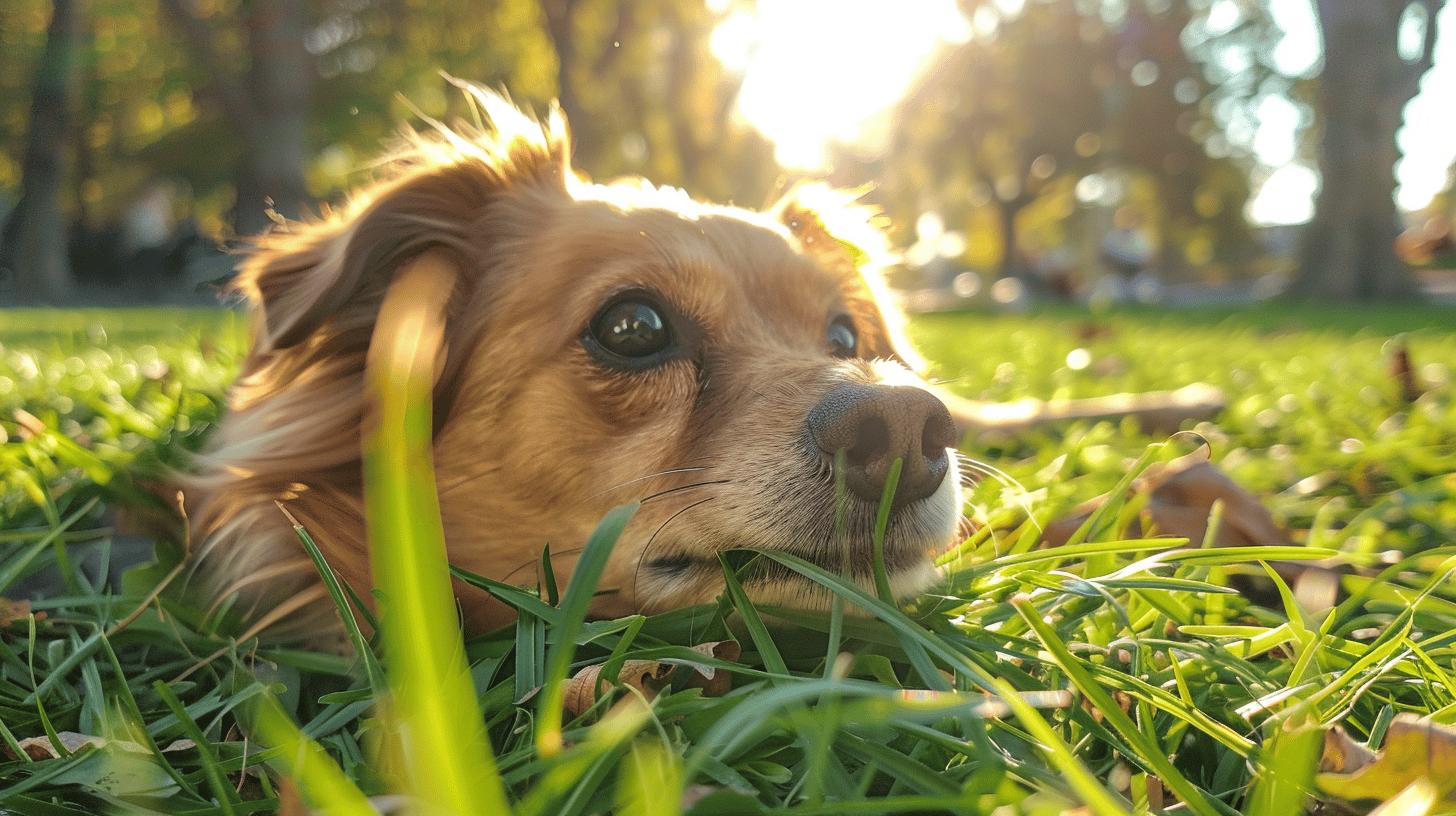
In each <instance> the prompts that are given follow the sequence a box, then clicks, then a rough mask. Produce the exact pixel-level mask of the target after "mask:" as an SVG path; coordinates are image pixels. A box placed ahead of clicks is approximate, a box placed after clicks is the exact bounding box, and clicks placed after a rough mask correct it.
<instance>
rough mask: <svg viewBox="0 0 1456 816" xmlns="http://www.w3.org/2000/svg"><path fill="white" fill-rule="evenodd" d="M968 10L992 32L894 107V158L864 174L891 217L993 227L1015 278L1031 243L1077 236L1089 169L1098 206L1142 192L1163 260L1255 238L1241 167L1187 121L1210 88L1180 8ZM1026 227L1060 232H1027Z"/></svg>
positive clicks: (1174, 261)
mask: <svg viewBox="0 0 1456 816" xmlns="http://www.w3.org/2000/svg"><path fill="white" fill-rule="evenodd" d="M968 7H969V8H970V9H971V12H972V13H973V14H975V15H977V16H978V17H982V18H984V17H985V16H986V15H988V14H990V15H995V16H997V18H998V20H999V22H998V23H997V24H996V26H995V33H994V35H993V36H987V37H978V38H974V39H972V40H970V41H968V42H966V43H964V44H961V45H957V46H954V47H952V48H950V49H949V52H948V53H946V54H944V55H943V56H942V57H941V58H940V59H939V60H937V62H936V63H935V65H934V67H933V68H932V69H931V70H930V71H929V72H928V73H927V74H926V76H925V77H924V78H923V79H922V80H921V81H920V82H919V83H917V85H916V87H915V88H913V89H912V91H911V93H910V94H909V95H908V96H907V98H906V99H905V101H904V102H903V103H902V104H901V105H900V106H899V108H898V109H897V110H896V112H895V113H894V114H893V116H892V120H893V121H894V122H896V123H897V127H896V128H895V131H894V137H893V139H892V141H891V144H890V147H889V149H888V150H887V151H886V156H885V158H884V159H883V160H882V161H881V162H879V163H878V165H877V166H875V167H873V168H869V170H868V172H865V173H863V175H865V176H868V177H872V178H875V179H877V180H878V181H880V182H881V189H880V191H879V193H878V195H879V197H880V201H881V203H882V204H883V205H884V206H886V207H887V208H888V209H889V210H890V211H891V214H892V215H894V216H897V219H896V220H898V221H900V222H902V223H907V222H914V220H915V218H916V217H917V216H918V215H919V214H920V213H921V212H924V211H926V210H935V211H937V212H939V213H940V214H941V215H942V216H944V218H945V220H946V222H947V223H949V224H954V225H964V224H968V223H975V224H977V225H978V226H979V227H980V229H981V230H982V231H989V232H991V233H992V236H991V237H992V240H993V241H995V240H997V238H999V241H998V243H999V246H1000V249H999V252H998V253H997V254H996V255H995V257H997V258H999V262H998V270H997V271H998V273H999V274H1000V275H1002V276H1010V275H1021V274H1024V273H1025V272H1026V271H1027V270H1026V269H1025V268H1024V266H1025V261H1024V259H1023V258H1021V257H1020V255H1019V250H1021V249H1026V248H1027V246H1026V244H1028V243H1032V242H1036V243H1042V244H1044V245H1049V246H1056V245H1058V244H1066V243H1071V242H1070V241H1069V240H1068V239H1069V236H1068V235H1067V234H1066V232H1067V230H1066V229H1065V227H1066V226H1067V225H1069V224H1071V223H1072V222H1073V221H1075V220H1076V218H1077V217H1078V213H1077V211H1076V208H1075V198H1074V196H1073V194H1072V190H1073V188H1074V187H1077V186H1078V182H1079V181H1083V180H1089V179H1090V180H1091V181H1092V182H1094V185H1093V186H1094V187H1095V188H1101V189H1105V190H1107V194H1106V195H1105V196H1099V198H1103V199H1104V200H1103V201H1102V203H1104V204H1105V203H1112V204H1114V205H1117V206H1122V205H1125V204H1128V203H1132V202H1135V203H1136V205H1137V206H1136V209H1138V210H1139V212H1140V214H1141V215H1142V216H1143V217H1144V220H1145V221H1146V222H1147V223H1149V225H1150V226H1151V227H1152V228H1153V230H1152V231H1153V232H1155V233H1156V235H1157V236H1158V237H1159V239H1160V245H1161V247H1162V250H1163V253H1162V254H1163V258H1162V265H1163V266H1164V267H1165V268H1177V267H1181V266H1184V265H1185V262H1184V256H1185V254H1192V255H1196V256H1197V257H1196V258H1195V260H1196V261H1197V262H1199V263H1206V262H1208V261H1210V260H1212V259H1213V258H1212V257H1211V253H1212V251H1211V250H1207V251H1202V252H1199V253H1186V252H1185V249H1186V248H1187V247H1188V246H1190V245H1194V246H1199V247H1205V248H1208V247H1218V248H1219V251H1222V252H1230V253H1237V252H1240V251H1242V250H1243V248H1245V247H1248V246H1249V245H1250V238H1249V235H1248V231H1247V225H1246V224H1245V223H1244V221H1243V218H1242V208H1243V204H1244V201H1245V199H1246V198H1247V194H1248V190H1247V183H1246V181H1244V173H1243V172H1242V170H1241V169H1240V168H1238V167H1237V166H1236V165H1234V164H1233V163H1232V162H1231V161H1229V160H1227V159H1222V158H1219V159H1215V158H1213V157H1211V156H1210V155H1209V154H1208V153H1207V152H1206V151H1205V150H1204V148H1203V144H1202V142H1201V140H1200V138H1199V134H1198V131H1197V129H1196V128H1195V127H1194V124H1195V123H1197V122H1199V121H1200V120H1201V119H1202V117H1203V114H1202V112H1201V110H1202V103H1203V101H1204V99H1205V97H1206V96H1207V94H1208V93H1209V92H1210V90H1211V88H1210V86H1209V84H1208V83H1207V82H1206V81H1205V80H1204V79H1203V78H1202V76H1201V74H1200V72H1199V70H1198V68H1197V66H1196V65H1195V64H1194V63H1193V62H1192V60H1191V59H1190V58H1189V55H1188V54H1187V53H1186V52H1185V50H1184V48H1183V46H1182V43H1181V42H1180V35H1181V33H1182V31H1183V30H1184V28H1185V27H1186V25H1187V24H1188V22H1189V19H1190V16H1191V14H1192V12H1191V11H1190V10H1189V8H1188V7H1187V5H1186V4H1169V3H1162V4H1156V6H1155V4H1142V3H1136V4H1128V5H1127V6H1126V7H1125V9H1124V11H1123V12H1122V13H1121V15H1120V16H1116V17H1113V16H1109V15H1105V14H1104V13H1103V10H1102V9H1099V8H1097V7H1095V6H1092V7H1089V6H1088V4H1086V3H1081V2H1076V0H1044V2H1039V3H1029V4H1026V5H1025V7H1024V8H1022V9H1021V10H1020V11H1016V12H1009V13H1008V12H1006V11H1004V10H1002V11H996V9H1004V7H1003V5H1002V4H999V3H990V2H982V3H969V4H968ZM1033 222H1041V223H1043V224H1045V223H1047V222H1054V223H1055V225H1056V229H1055V230H1045V232H1047V233H1048V234H1046V235H1043V236H1041V237H1037V236H1028V235H1027V234H1026V233H1027V230H1028V228H1029V227H1030V226H1032V224H1033ZM988 226H989V229H987V227H988ZM1052 232H1056V233H1059V234H1057V235H1051V234H1050V233H1052ZM1027 238H1031V239H1032V241H1028V240H1025V239H1027ZM980 243H984V242H982V241H974V240H973V241H972V242H971V244H972V246H973V248H974V247H975V246H976V245H977V244H980ZM983 255H984V254H983Z"/></svg>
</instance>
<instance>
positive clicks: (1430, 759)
mask: <svg viewBox="0 0 1456 816" xmlns="http://www.w3.org/2000/svg"><path fill="white" fill-rule="evenodd" d="M1331 734H1334V736H1333V737H1332V736H1330V735H1331ZM1320 769H1321V773H1319V774H1317V775H1316V776H1315V787H1316V788H1318V789H1319V790H1320V791H1322V792H1323V793H1325V794H1327V795H1330V796H1334V797H1337V798H1339V799H1343V800H1346V801H1349V802H1359V801H1364V800H1383V799H1387V798H1389V797H1391V796H1393V795H1395V794H1396V793H1398V792H1401V791H1403V790H1404V789H1406V788H1409V787H1410V786H1411V785H1413V784H1415V783H1417V782H1422V781H1425V782H1427V783H1429V784H1430V785H1431V786H1432V787H1433V788H1434V790H1435V792H1436V793H1437V795H1439V796H1440V798H1441V799H1442V800H1443V801H1445V802H1446V803H1447V804H1456V796H1453V793H1456V728H1453V727H1452V726H1449V725H1441V724H1440V723H1436V722H1432V721H1431V720H1429V719H1425V718H1423V717H1418V716H1416V715H1414V714H1409V713H1404V714H1397V715H1396V717H1395V719H1394V720H1393V721H1392V722H1391V723H1390V729H1389V730H1388V731H1386V735H1385V745H1384V746H1383V747H1382V748H1381V749H1380V751H1379V752H1378V753H1374V752H1371V751H1370V749H1369V748H1366V747H1364V746H1361V745H1360V744H1359V743H1357V742H1355V741H1354V740H1352V739H1350V737H1349V735H1348V734H1345V733H1344V730H1343V729H1341V728H1339V727H1338V726H1337V727H1335V728H1334V729H1331V731H1330V732H1328V733H1327V734H1326V735H1325V748H1324V756H1323V757H1322V758H1321V761H1320Z"/></svg>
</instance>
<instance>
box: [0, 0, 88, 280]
mask: <svg viewBox="0 0 1456 816" xmlns="http://www.w3.org/2000/svg"><path fill="white" fill-rule="evenodd" d="M79 6H80V2H79V0H54V2H53V3H52V7H51V21H50V25H49V27H48V29H47V31H46V43H45V49H44V51H43V52H42V53H41V56H40V65H39V68H38V69H37V70H36V74H35V83H34V86H33V90H32V93H31V103H30V124H29V133H28V136H27V141H26V148H25V157H24V159H23V161H22V164H21V176H20V184H21V195H20V201H19V203H18V204H17V205H16V207H15V211H14V212H13V213H12V214H11V216H10V219H9V220H8V221H7V222H6V224H5V235H4V240H3V241H0V268H4V269H9V270H11V272H12V273H13V274H14V276H15V283H16V291H17V295H18V297H19V298H20V299H22V300H37V301H41V302H51V303H59V302H62V301H63V300H65V298H66V297H67V295H69V294H70V291H71V267H70V262H69V261H68V259H67V239H66V236H67V227H66V223H67V215H66V212H65V207H64V204H63V201H62V190H63V188H64V187H65V184H66V180H67V175H68V169H69V167H70V164H71V159H72V147H73V146H74V144H75V139H74V133H73V130H74V128H73V122H74V118H75V113H74V112H75V106H76V95H77V85H78V84H79V80H78V76H79V71H78V63H79V52H80V51H81V40H82V25H81V10H80V7H79Z"/></svg>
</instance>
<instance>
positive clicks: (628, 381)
mask: <svg viewBox="0 0 1456 816" xmlns="http://www.w3.org/2000/svg"><path fill="white" fill-rule="evenodd" d="M466 90H467V91H468V92H469V93H470V94H471V96H472V98H473V99H474V101H475V103H476V104H478V105H479V106H480V107H481V108H482V109H483V111H484V113H485V114H486V116H487V118H488V121H490V122H491V127H490V128H489V129H488V130H486V131H484V132H460V131H451V130H448V129H446V128H444V127H443V126H438V127H436V129H435V130H434V131H433V132H430V133H428V134H427V135H419V136H414V137H412V138H411V139H410V144H409V146H408V147H407V148H406V149H404V150H403V151H401V152H400V153H398V154H397V155H396V156H394V157H393V159H391V160H390V162H389V163H388V165H387V167H388V170H387V177H386V178H384V179H382V180H380V181H378V182H377V183H375V184H373V185H372V186H371V187H370V188H369V189H368V190H367V191H366V192H365V193H364V194H363V195H362V196H361V197H360V198H359V199H358V200H357V201H355V202H354V203H353V204H352V205H351V206H349V207H348V208H347V209H346V210H344V211H342V212H339V213H336V214H334V215H332V216H331V217H329V218H327V219H325V220H323V221H321V222H318V223H314V224H308V225H291V226H290V227H289V228H287V229H283V230H280V231H277V232H275V233H273V234H272V235H269V236H267V237H266V238H265V239H264V240H263V241H262V242H261V244H260V245H259V247H258V249H257V251H256V252H255V253H253V254H252V255H251V256H250V257H248V258H247V259H246V261H244V263H243V264H242V267H241V270H240V275H239V287H240V289H241V290H242V291H243V292H244V293H246V294H247V296H248V298H249V299H250V300H251V302H252V304H253V305H254V307H255V309H256V310H257V313H258V323H257V326H256V333H255V337H254V344H253V348H252V351H251V353H250V354H249V355H248V357H247V360H246V362H245V364H244V367H243V372H242V376H241V378H240V379H239V380H238V382H237V384H236V386H235V388H234V390H233V392H232V395H231V411H230V413H229V415H228V416H227V417H226V419H225V420H224V421H223V423H222V427H221V429H220V430H219V432H218V434H217V437H216V439H215V442H214V443H213V446H212V448H211V449H210V452H209V453H208V454H207V455H206V457H205V458H204V460H203V461H204V464H203V467H202V468H201V470H200V473H199V474H198V475H197V476H196V478H195V479H194V480H193V482H192V485H191V490H192V503H193V509H194V518H195V520H196V527H197V529H198V531H199V540H200V541H202V545H201V547H200V554H201V556H202V559H203V562H202V563H203V566H204V569H205V572H206V574H207V575H208V576H210V578H211V580H212V582H213V584H214V588H215V590H216V593H217V597H218V598H219V601H221V599H223V598H226V597H229V596H231V595H233V594H235V593H240V594H241V596H242V597H243V598H244V599H245V601H246V602H247V604H246V606H247V608H250V609H251V610H253V611H254V612H256V613H259V614H264V615H265V620H267V621H275V620H279V619H284V618H287V617H289V616H291V615H292V614H293V613H294V612H295V611H297V610H299V609H300V608H302V607H305V606H307V605H310V604H313V603H315V602H317V601H319V600H320V599H321V598H322V597H323V595H322V590H321V588H320V587H319V586H318V582H317V579H316V576H315V572H314V567H313V565H312V564H311V563H310V561H309V559H308V558H307V557H306V556H305V554H304V553H303V551H302V550H301V548H300V547H299V546H298V544H297V542H296V539H295V537H294V534H293V532H292V530H291V529H290V526H289V524H288V522H287V520H286V519H285V518H284V516H283V515H282V514H281V513H280V512H279V511H278V509H277V507H275V500H281V501H283V502H284V503H286V506H287V507H288V508H289V509H290V510H291V511H292V513H293V514H294V515H296V516H297V517H298V519H299V520H300V521H301V523H302V524H304V525H305V526H306V527H307V528H308V530H309V531H310V532H311V533H312V535H313V536H314V537H315V538H316V539H317V540H318V542H319V543H320V546H321V548H322V550H323V552H324V553H325V555H326V557H327V558H328V560H329V562H330V563H331V564H332V566H333V567H334V569H335V570H336V571H337V572H338V573H339V575H340V577H342V578H343V579H344V580H346V581H348V582H349V583H350V584H351V585H352V586H353V587H354V588H355V589H356V590H357V591H359V592H360V594H361V595H363V596H366V597H367V590H368V588H369V587H370V586H371V581H370V576H369V561H368V557H367V549H366V545H365V536H364V527H363V507H362V485H361V476H360V469H361V468H360V433H361V425H362V423H363V422H364V417H365V406H364V396H363V387H362V382H363V368H364V362H365V357H366V353H367V351H368V348H369V343H370V340H371V336H372V335H373V332H374V328H375V321H376V318H377V316H378V313H379V310H380V304H381V302H382V301H383V300H384V299H385V297H386V295H387V293H389V292H390V291H391V287H392V286H394V285H396V283H397V281H398V280H399V278H400V276H401V273H402V272H403V271H404V270H406V269H409V268H413V267H415V266H418V265H421V264H425V265H428V266H429V267H430V268H431V269H433V270H437V271H438V270H444V273H445V276H446V278H445V279H446V280H449V281H451V284H450V286H451V291H450V293H449V296H448V306H447V309H446V324H445V329H444V332H445V335H444V336H445V349H446V350H445V353H444V360H443V364H442V365H441V367H440V370H439V374H438V379H437V384H436V386H435V398H436V399H435V402H436V404H435V425H436V435H435V446H434V455H435V466H436V473H437V479H438V484H439V492H440V501H441V511H442V515H443V520H444V528H445V532H446V539H447V542H448V547H449V553H450V557H451V560H452V562H453V563H455V564H457V565H459V566H461V567H463V568H465V569H468V570H471V571H474V572H477V573H480V574H483V575H486V576H489V577H492V578H495V579H499V580H503V581H512V582H517V583H522V584H530V583H534V581H535V580H536V576H535V571H536V565H537V564H538V563H539V559H540V553H541V550H542V548H543V547H545V546H547V545H548V544H549V545H550V548H551V554H552V558H553V559H554V569H555V571H556V575H557V576H558V579H559V580H561V581H563V582H564V581H565V580H566V579H567V577H568V576H569V575H570V572H571V568H572V565H573V563H574V561H575V558H576V554H577V553H578V552H579V547H580V546H581V544H582V542H584V541H585V540H586V538H587V536H588V535H589V533H590V532H591V531H592V529H593V527H594V526H595V525H596V524H597V522H598V521H599V520H600V519H601V517H602V515H603V514H604V513H605V512H606V511H607V510H608V509H610V508H611V507H613V506H615V505H617V504H621V503H624V502H627V501H632V500H634V499H640V498H643V497H648V498H647V500H646V501H645V502H644V503H643V505H642V507H641V509H640V511H639V512H638V513H637V515H636V516H635V517H634V518H633V520H632V522H631V524H630V525H629V526H628V528H627V530H626V532H625V533H624V534H623V536H622V538H621V540H620V541H619V543H618V545H617V547H616V550H615V551H614V553H613V555H612V559H611V561H610V563H609V565H608V567H607V570H606V572H605V574H604V575H603V577H602V581H601V586H602V587H603V589H604V590H605V592H604V593H603V594H602V595H601V596H600V600H599V602H598V605H597V607H596V608H595V610H594V611H595V612H596V613H598V614H618V613H627V612H635V611H644V612H652V611H659V610H663V609H667V608H672V607H676V606H681V605H685V604H691V603H697V602H703V601H707V600H710V599H711V598H713V597H714V596H715V595H716V594H717V593H718V592H719V591H720V590H721V571H720V567H719V564H718V560H717V556H718V554H719V553H720V552H722V551H725V550H728V549H733V548H738V547H755V548H776V549H780V550H783V551H787V552H791V553H794V554H797V555H799V556H801V557H803V558H806V559H808V560H810V561H813V562H815V563H818V564H820V565H821V566H823V567H825V568H826V569H830V570H834V571H843V572H847V573H848V574H850V575H852V576H854V578H856V579H857V580H858V581H859V582H860V583H861V584H863V585H865V586H872V582H871V575H872V571H871V570H872V562H871V557H870V545H869V542H870V537H871V530H872V526H873V520H874V511H875V508H876V505H877V503H878V501H879V498H880V495H881V491H882V488H883V485H884V482H885V479H886V473H887V471H888V469H889V467H890V463H891V461H893V460H894V459H896V458H899V459H902V460H903V461H904V474H903V476H902V477H901V479H900V487H899V490H898V492H897V495H896V499H895V503H894V512H893V515H892V517H891V521H890V525H889V531H888V536H887V541H886V545H885V553H886V555H885V560H886V566H887V568H888V571H889V573H890V579H891V583H892V586H893V588H894V590H895V591H896V592H899V593H901V594H909V593H913V592H915V591H917V590H920V589H921V588H923V587H924V586H926V585H927V583H928V582H929V581H931V580H932V579H933V577H934V575H935V572H934V569H933V567H932V556H933V554H934V553H935V552H936V551H937V550H940V549H942V548H943V547H945V546H946V545H947V544H949V543H950V542H951V540H952V539H953V537H954V535H955V533H956V531H957V528H958V525H959V523H960V520H961V512H960V511H961V495H960V476H959V474H958V472H957V466H956V460H955V457H954V456H953V455H952V454H953V448H954V446H955V445H956V443H957V441H958V430H957V427H956V424H955V423H954V422H953V420H952V416H951V414H950V413H949V412H948V411H947V408H946V406H945V404H944V403H943V402H942V400H940V399H938V398H937V397H936V396H935V395H933V394H932V393H931V392H930V391H929V390H928V389H927V387H926V386H925V385H924V383H923V382H922V381H921V380H919V378H918V377H917V376H916V375H915V374H914V373H913V370H912V369H913V368H914V365H915V358H914V356H913V353H912V352H911V351H910V350H909V347H908V346H907V345H906V344H905V343H904V340H903V338H902V337H901V334H900V331H899V325H898V324H899V318H898V315H897V313H896V312H895V311H894V310H893V309H892V308H889V307H887V305H886V304H887V303H888V300H887V298H886V293H885V291H884V287H883V285H882V283H881V280H880V277H879V275H880V266H881V265H882V264H881V262H882V260H883V259H884V258H885V257H886V253H885V245H884V243H883V239H882V237H881V234H880V233H879V231H878V230H877V229H876V228H875V227H874V226H872V225H871V222H870V218H869V213H868V211H867V210H865V209H864V208H861V207H859V206H857V205H855V204H854V203H853V202H852V201H851V200H850V198H849V197H847V196H844V195H840V194H836V193H834V192H832V191H829V190H827V189H826V188H822V187H816V186H806V187H800V188H798V189H796V190H795V191H793V192H792V193H790V194H789V195H788V196H787V197H786V198H784V199H783V200H782V201H781V202H780V203H779V204H777V205H776V206H774V207H772V208H771V209H769V210H768V211H767V212H763V213H756V212H749V211H745V210H742V209H735V208H729V207H720V206H714V205H709V204H703V203H699V202H696V201H693V200H691V199H689V198H688V197H687V196H686V195H684V194H683V193H681V192H680V191H677V190H669V189H660V188H656V187H653V186H651V185H648V184H646V183H642V182H632V183H618V184H613V185H605V186H604V185H597V184H591V183H588V182H586V181H585V180H583V179H582V178H580V177H579V176H578V175H577V174H576V173H574V172H573V170H572V168H571V166H570V163H569V158H568V148H567V144H568V140H567V136H566V132H565V126H564V123H563V122H562V121H561V119H560V117H559V116H553V117H552V119H551V121H550V124H548V125H545V126H543V125H541V124H538V123H536V122H535V121H533V120H531V119H529V118H528V117H526V116H524V115H523V114H521V113H520V112H519V111H517V110H516V109H515V108H513V107H511V106H510V105H509V104H508V103H506V102H505V101H503V100H502V99H501V98H499V97H497V96H495V95H493V94H490V93H487V92H483V91H480V90H479V89H475V88H467V89H466ZM1141 407H1147V408H1148V409H1149V410H1152V411H1156V410H1158V409H1160V408H1166V407H1167V406H1166V405H1164V404H1161V403H1160V404H1159V405H1153V406H1142V405H1141V404H1137V405H1129V404H1125V403H1115V404H1113V405H1112V406H1111V410H1112V411H1113V412H1125V411H1128V410H1132V409H1138V408H1141ZM957 408H958V411H959V413H960V414H961V417H960V419H961V423H960V424H961V427H962V428H964V427H968V426H972V427H976V426H995V425H998V424H999V425H1016V424H1018V423H1024V422H1027V421H1031V420H1037V419H1045V418H1054V417H1055V416H1062V415H1069V414H1072V415H1088V414H1092V415H1095V414H1096V413H1097V411H1096V410H1092V409H1095V408H1096V406H1092V409H1089V407H1088V406H1073V407H1071V408H1063V409H1048V408H1046V407H1045V406H1038V405H1029V404H1028V405H1022V406H1020V407H1015V408H1000V409H997V408H990V407H986V406H976V405H973V404H957ZM1175 408H1179V406H1175ZM1181 408H1182V413H1184V414H1186V413H1187V406H1181ZM998 411H999V412H1000V413H999V414H998V413H997V412H998ZM977 412H979V413H977ZM1180 415H1182V414H1180ZM839 450H843V451H845V462H846V469H845V471H844V473H843V474H842V476H843V480H844V483H845V485H846V486H847V488H848V494H849V498H850V501H849V506H848V508H847V510H846V511H845V512H844V514H843V518H842V522H841V523H840V524H836V521H835V482H836V477H835V474H834V473H833V462H834V455H835V452H836V451H839ZM836 530H838V532H836ZM749 589H750V591H751V593H752V594H753V595H754V596H755V597H756V598H758V599H762V600H765V601H769V602H774V603H783V604H792V605H800V606H806V605H807V606H813V605H817V604H820V603H822V602H823V597H822V596H821V595H819V594H818V593H817V592H816V591H815V590H816V588H815V586H814V585H813V584H810V583H807V582H805V581H803V580H801V579H798V578H797V577H795V576H793V575H790V574H788V573H787V571H784V572H770V573H767V574H765V575H764V576H763V577H762V578H761V579H759V580H757V581H756V582H755V583H753V584H752V585H751V586H750V587H749ZM460 600H461V602H462V604H463V607H464V609H465V612H466V616H467V621H468V623H469V625H470V626H471V627H472V628H476V629H479V628H484V627H489V626H493V625H498V624H501V623H504V622H505V621H507V620H508V618H509V613H508V610H507V609H506V607H504V606H502V605H500V604H498V603H496V602H494V601H492V600H489V599H488V598H487V597H486V596H485V595H484V593H480V592H476V591H463V592H461V595H460Z"/></svg>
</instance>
